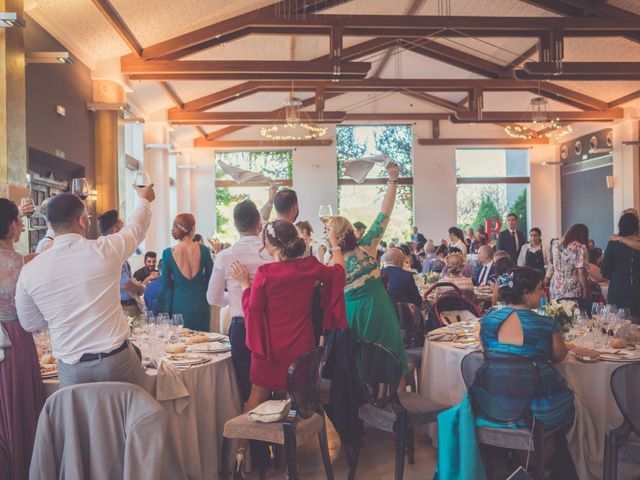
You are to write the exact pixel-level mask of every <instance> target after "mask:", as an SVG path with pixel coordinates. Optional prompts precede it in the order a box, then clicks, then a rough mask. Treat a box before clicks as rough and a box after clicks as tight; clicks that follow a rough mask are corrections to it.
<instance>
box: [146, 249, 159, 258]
mask: <svg viewBox="0 0 640 480" xmlns="http://www.w3.org/2000/svg"><path fill="white" fill-rule="evenodd" d="M147 258H158V254H157V253H156V252H152V251H151V250H149V251H148V252H147V253H145V254H144V259H145V260H146V259H147Z"/></svg>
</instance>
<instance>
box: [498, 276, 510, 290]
mask: <svg viewBox="0 0 640 480" xmlns="http://www.w3.org/2000/svg"><path fill="white" fill-rule="evenodd" d="M504 287H509V288H513V273H505V274H504V275H500V276H499V277H498V288H504Z"/></svg>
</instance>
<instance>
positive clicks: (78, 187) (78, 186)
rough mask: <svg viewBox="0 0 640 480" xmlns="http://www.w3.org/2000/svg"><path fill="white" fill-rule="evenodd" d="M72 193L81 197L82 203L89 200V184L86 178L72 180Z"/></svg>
mask: <svg viewBox="0 0 640 480" xmlns="http://www.w3.org/2000/svg"><path fill="white" fill-rule="evenodd" d="M71 193H73V194H74V195H77V196H79V197H80V198H81V199H82V201H84V200H86V199H87V198H89V194H90V193H91V192H90V191H89V182H88V181H87V179H86V178H84V177H83V178H74V179H73V180H71Z"/></svg>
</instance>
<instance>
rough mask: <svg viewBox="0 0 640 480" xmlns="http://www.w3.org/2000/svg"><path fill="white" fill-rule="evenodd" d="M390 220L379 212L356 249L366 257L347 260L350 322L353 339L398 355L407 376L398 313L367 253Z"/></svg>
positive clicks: (350, 256) (379, 237)
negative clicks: (379, 345) (378, 345)
mask: <svg viewBox="0 0 640 480" xmlns="http://www.w3.org/2000/svg"><path fill="white" fill-rule="evenodd" d="M388 220H389V216H388V215H385V214H384V213H379V214H378V216H377V217H376V219H375V220H374V222H373V224H372V225H371V227H369V229H368V230H367V232H366V233H365V234H364V236H363V237H362V238H361V239H360V242H359V243H358V247H357V248H360V249H361V251H362V253H364V258H362V259H360V258H358V257H357V256H356V255H355V254H354V255H349V256H348V257H347V258H346V260H345V266H346V270H347V278H346V287H345V300H346V310H347V321H348V322H349V328H350V329H351V332H352V334H353V338H355V339H358V340H367V341H370V342H375V343H379V344H381V345H384V346H385V347H387V348H389V349H390V350H391V351H393V352H394V353H395V354H396V355H397V356H398V358H399V359H400V362H401V363H402V369H403V371H404V373H407V371H408V368H407V357H406V355H405V351H404V344H403V341H402V334H401V332H400V323H399V322H398V317H397V316H396V310H395V308H394V306H393V303H392V302H391V298H390V297H389V295H388V294H387V291H386V290H385V288H384V284H383V283H382V279H381V278H380V266H379V264H378V261H377V259H376V258H375V257H374V256H372V255H371V254H370V253H369V252H367V249H369V248H371V247H372V246H373V245H374V244H375V245H377V243H378V242H379V241H380V239H381V238H382V235H383V234H384V230H385V228H386V224H387V223H388Z"/></svg>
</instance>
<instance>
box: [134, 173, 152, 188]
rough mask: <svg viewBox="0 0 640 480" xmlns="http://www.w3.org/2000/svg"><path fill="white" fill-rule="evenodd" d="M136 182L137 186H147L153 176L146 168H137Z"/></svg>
mask: <svg viewBox="0 0 640 480" xmlns="http://www.w3.org/2000/svg"><path fill="white" fill-rule="evenodd" d="M135 184H136V187H140V188H143V187H146V186H147V185H150V184H151V177H150V176H149V174H148V173H147V172H145V171H144V170H137V171H136V181H135Z"/></svg>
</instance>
